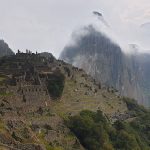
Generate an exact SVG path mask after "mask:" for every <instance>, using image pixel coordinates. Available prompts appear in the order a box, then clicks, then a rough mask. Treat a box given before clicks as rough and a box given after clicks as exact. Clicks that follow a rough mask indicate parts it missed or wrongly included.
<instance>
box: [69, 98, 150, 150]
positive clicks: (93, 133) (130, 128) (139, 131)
mask: <svg viewBox="0 0 150 150" xmlns="http://www.w3.org/2000/svg"><path fill="white" fill-rule="evenodd" d="M134 103H135V102H133V101H132V100H130V102H129V100H128V106H129V105H130V106H133V104H134ZM134 106H135V105H134ZM137 106H138V105H137ZM134 109H135V108H134ZM143 110H144V109H143V108H142V109H141V108H140V111H141V112H142V113H141V112H140V113H141V114H140V115H139V110H134V113H135V117H134V118H132V119H131V120H130V121H116V122H115V123H114V124H111V123H110V122H109V121H108V119H107V118H106V117H105V116H104V115H103V113H102V112H101V111H97V112H91V111H88V110H84V111H82V112H81V113H80V114H79V115H77V116H73V117H70V118H69V121H67V125H68V127H69V128H70V129H71V131H72V132H73V133H74V134H75V135H76V136H77V137H78V138H79V140H80V142H81V144H82V145H83V146H84V147H85V148H86V149H88V150H149V149H150V114H149V112H148V111H147V110H144V111H143ZM132 111H133V110H132ZM137 116H139V117H137Z"/></svg>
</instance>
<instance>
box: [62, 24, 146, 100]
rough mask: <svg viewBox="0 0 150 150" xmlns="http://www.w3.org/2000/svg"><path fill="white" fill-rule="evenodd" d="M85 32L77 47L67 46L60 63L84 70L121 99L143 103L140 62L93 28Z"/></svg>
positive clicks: (75, 45) (78, 39)
mask: <svg viewBox="0 0 150 150" xmlns="http://www.w3.org/2000/svg"><path fill="white" fill-rule="evenodd" d="M83 30H84V31H85V33H86V34H85V35H82V36H81V37H79V38H76V41H75V44H74V45H69V46H66V47H65V48H64V50H63V52H62V54H61V56H60V59H63V60H64V61H66V62H68V63H71V64H73V65H75V66H77V67H79V68H83V69H84V70H85V71H86V72H87V73H88V74H90V75H92V77H94V78H95V79H96V80H98V81H100V82H101V83H102V84H105V85H107V86H113V87H115V88H116V89H118V90H119V91H120V93H121V94H122V95H124V96H129V97H131V98H135V99H136V100H138V102H139V103H143V99H144V94H143V91H142V89H141V87H140V82H139V81H140V79H141V76H140V75H139V65H138V64H137V59H135V57H134V56H132V55H129V56H127V55H126V54H124V53H123V52H122V50H121V48H120V47H119V46H118V45H117V44H115V43H114V42H112V41H111V40H110V39H109V38H107V37H106V36H105V35H104V34H102V33H101V32H99V31H97V30H96V29H94V27H92V26H88V27H87V28H84V29H83ZM133 58H134V59H133Z"/></svg>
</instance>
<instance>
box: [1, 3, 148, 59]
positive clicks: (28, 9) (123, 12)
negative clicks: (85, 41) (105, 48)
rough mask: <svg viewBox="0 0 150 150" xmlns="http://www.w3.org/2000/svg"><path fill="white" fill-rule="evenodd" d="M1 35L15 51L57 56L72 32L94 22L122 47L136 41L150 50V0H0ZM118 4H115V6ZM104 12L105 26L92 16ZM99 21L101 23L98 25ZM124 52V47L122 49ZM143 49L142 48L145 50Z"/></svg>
mask: <svg viewBox="0 0 150 150" xmlns="http://www.w3.org/2000/svg"><path fill="white" fill-rule="evenodd" d="M0 2H1V5H0V21H1V26H0V38H1V39H4V40H5V41H6V42H7V43H8V44H9V46H10V47H11V48H12V49H13V50H14V51H15V52H17V50H18V49H20V50H21V51H25V50H26V49H30V50H32V51H33V52H35V51H38V52H43V51H47V52H51V53H53V54H54V55H55V56H56V57H57V58H58V57H59V55H60V53H61V51H62V49H63V48H64V47H65V46H66V45H67V43H68V42H69V41H70V39H71V36H72V32H73V31H75V30H76V31H77V30H78V29H80V28H82V27H83V26H87V25H89V24H93V25H94V26H96V27H97V28H98V29H100V30H101V31H102V32H104V33H105V34H107V35H108V36H109V37H110V38H111V39H113V41H115V42H117V43H119V44H120V45H121V46H122V45H123V47H125V46H126V45H128V44H137V45H139V46H140V47H141V49H142V50H141V51H148V52H149V49H150V43H149V38H148V37H149V36H148V35H147V31H148V32H150V29H149V27H146V28H145V27H144V28H141V25H143V24H145V23H148V22H149V21H150V11H149V10H150V2H149V0H136V1H135V0H132V1H130V0H121V1H120V0H101V1H99V0H92V1H90V0H61V1H60V0H44V1H41V0H22V1H20V0H13V1H10V0H0ZM116 4H117V5H116ZM93 11H98V12H100V13H101V14H102V15H103V18H101V19H104V21H105V23H106V22H107V24H108V25H109V27H110V28H108V27H105V24H104V23H103V25H102V24H101V23H100V21H101V20H98V18H96V17H95V16H94V15H93V13H92V12H93ZM99 24H101V25H99ZM124 49H125V51H126V50H127V49H126V48H124ZM144 49H145V50H144Z"/></svg>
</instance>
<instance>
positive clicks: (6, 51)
mask: <svg viewBox="0 0 150 150" xmlns="http://www.w3.org/2000/svg"><path fill="white" fill-rule="evenodd" d="M8 55H14V52H13V51H12V50H11V49H10V48H9V46H8V45H7V44H6V43H5V42H4V40H0V57H2V56H8Z"/></svg>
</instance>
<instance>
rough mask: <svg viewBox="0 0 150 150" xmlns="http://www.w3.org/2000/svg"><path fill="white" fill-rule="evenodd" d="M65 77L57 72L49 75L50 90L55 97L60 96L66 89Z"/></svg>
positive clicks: (48, 86)
mask: <svg viewBox="0 0 150 150" xmlns="http://www.w3.org/2000/svg"><path fill="white" fill-rule="evenodd" d="M64 82H65V77H64V75H63V74H61V73H59V72H56V73H55V74H51V75H49V79H48V82H47V83H48V85H47V88H48V91H49V93H50V95H51V96H52V97H53V98H60V97H61V95H62V92H63V89H64Z"/></svg>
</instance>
